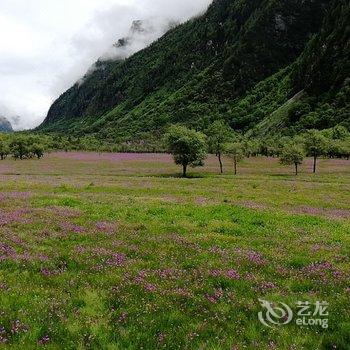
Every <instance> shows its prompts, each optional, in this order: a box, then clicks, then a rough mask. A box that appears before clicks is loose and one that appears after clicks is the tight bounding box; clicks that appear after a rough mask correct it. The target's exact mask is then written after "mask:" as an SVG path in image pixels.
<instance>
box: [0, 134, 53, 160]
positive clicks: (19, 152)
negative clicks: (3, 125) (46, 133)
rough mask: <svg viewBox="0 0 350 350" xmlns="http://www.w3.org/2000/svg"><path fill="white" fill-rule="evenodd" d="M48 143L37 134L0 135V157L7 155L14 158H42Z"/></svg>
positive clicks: (4, 157)
mask: <svg viewBox="0 0 350 350" xmlns="http://www.w3.org/2000/svg"><path fill="white" fill-rule="evenodd" d="M47 147H48V145H47V144H46V143H45V142H44V140H43V138H42V137H39V136H23V135H16V136H13V135H11V136H8V135H0V159H1V160H4V159H6V158H7V157H8V156H9V155H12V156H13V157H14V158H15V159H28V158H34V157H36V158H38V159H40V158H42V157H43V156H44V153H45V151H46V149H47Z"/></svg>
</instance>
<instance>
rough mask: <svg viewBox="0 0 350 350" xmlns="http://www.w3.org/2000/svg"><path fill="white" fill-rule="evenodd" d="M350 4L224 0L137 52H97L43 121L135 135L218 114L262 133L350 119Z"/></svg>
mask: <svg viewBox="0 0 350 350" xmlns="http://www.w3.org/2000/svg"><path fill="white" fill-rule="evenodd" d="M349 7H350V5H349V2H348V0H335V1H331V0H318V1H313V0H254V1H250V0H241V1H233V0H215V1H213V3H212V4H211V5H210V7H209V8H208V10H207V12H206V13H205V14H204V15H201V16H199V17H197V18H194V19H192V20H190V21H188V22H186V23H184V24H182V25H179V26H176V27H175V28H172V29H170V30H169V31H168V32H167V33H166V34H165V35H164V36H163V37H161V38H160V39H159V40H157V41H155V42H154V43H153V44H151V45H150V46H149V47H147V48H146V49H144V50H141V51H139V52H137V53H136V54H134V55H132V56H131V57H129V58H126V59H117V60H107V61H106V60H100V61H99V62H97V63H96V68H97V69H95V70H94V71H93V72H90V73H89V74H88V75H87V76H86V77H85V78H84V79H83V81H82V82H78V83H77V84H75V85H74V86H73V87H72V88H71V89H69V90H68V91H67V92H65V93H64V94H63V95H62V96H60V97H59V98H58V100H57V101H55V102H54V104H53V105H52V107H51V108H50V110H49V113H48V115H47V118H46V119H45V121H44V123H43V124H42V125H41V126H40V127H39V130H41V131H49V132H50V131H54V132H65V133H67V132H69V133H71V134H75V135H83V134H96V135H97V136H100V137H103V138H110V139H113V140H120V141H128V140H138V139H147V138H152V137H153V138H158V135H160V134H161V133H162V132H163V131H164V129H165V127H167V125H169V124H171V123H178V122H180V123H185V124H187V125H189V126H192V127H195V128H197V129H205V128H206V127H207V126H208V124H209V123H211V122H212V121H213V120H216V119H225V120H226V121H227V122H228V123H229V124H230V125H231V126H232V127H233V128H234V129H236V130H239V131H242V132H248V133H250V134H252V135H264V134H266V133H271V132H274V133H275V132H283V133H295V132H298V131H299V130H302V129H304V128H314V127H316V128H325V127H329V126H334V125H336V124H343V125H345V126H348V127H350V118H349V91H350V82H349V50H350V49H349V31H350V30H349V23H350V18H349ZM126 42H127V40H126ZM121 44H125V42H122V43H121Z"/></svg>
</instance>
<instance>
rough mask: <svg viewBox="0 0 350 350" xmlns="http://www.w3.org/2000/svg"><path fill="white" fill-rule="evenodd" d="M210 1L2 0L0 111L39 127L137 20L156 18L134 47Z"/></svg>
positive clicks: (25, 125)
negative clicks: (152, 29) (154, 26)
mask: <svg viewBox="0 0 350 350" xmlns="http://www.w3.org/2000/svg"><path fill="white" fill-rule="evenodd" d="M210 2H211V0H191V1H188V0H176V1H174V0H60V1H57V0H1V3H0V33H2V34H1V36H0V77H1V79H0V115H1V114H4V115H5V116H7V117H9V118H10V119H12V122H14V127H15V128H17V129H22V128H32V127H35V126H36V125H38V124H39V123H40V122H41V121H42V120H43V119H44V117H45V115H46V113H47V110H48V108H49V107H50V105H51V103H52V102H53V101H54V100H55V99H56V98H57V97H58V96H59V95H60V94H61V93H63V92H64V91H65V90H66V89H67V88H69V87H70V86H71V85H73V84H74V82H76V81H77V80H78V79H79V78H81V77H82V76H83V75H84V73H85V72H86V71H87V70H88V68H89V67H90V66H91V65H92V64H93V63H94V62H95V61H96V60H97V58H98V57H100V56H101V55H103V53H105V52H108V51H109V50H110V47H111V44H113V43H114V42H116V41H117V40H118V39H119V38H122V37H124V36H126V35H128V33H129V29H130V25H131V23H132V21H133V20H138V19H153V23H157V24H158V28H157V30H156V31H155V32H154V33H152V35H150V36H148V37H147V38H138V40H136V41H135V42H134V46H133V48H132V51H135V50H138V49H140V48H142V47H143V46H144V45H145V44H148V43H149V42H150V41H152V40H154V39H155V38H156V37H158V36H159V35H161V33H162V29H161V28H160V26H161V25H162V23H163V24H164V19H173V20H176V21H184V20H186V19H188V18H190V17H192V16H194V15H196V14H198V13H200V12H202V11H204V10H205V9H206V7H207V6H208V5H209V3H210ZM16 116H20V117H21V118H20V120H19V121H18V120H17V119H16ZM16 120H17V123H15V122H16Z"/></svg>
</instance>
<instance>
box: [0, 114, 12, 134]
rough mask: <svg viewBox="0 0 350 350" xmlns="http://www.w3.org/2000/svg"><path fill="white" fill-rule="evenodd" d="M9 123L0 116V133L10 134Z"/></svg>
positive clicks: (10, 127) (10, 126)
mask: <svg viewBox="0 0 350 350" xmlns="http://www.w3.org/2000/svg"><path fill="white" fill-rule="evenodd" d="M12 131H13V129H12V125H11V123H10V122H9V121H8V120H7V119H6V118H5V117H2V116H0V132H12Z"/></svg>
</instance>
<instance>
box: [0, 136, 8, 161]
mask: <svg viewBox="0 0 350 350" xmlns="http://www.w3.org/2000/svg"><path fill="white" fill-rule="evenodd" d="M9 153H10V148H9V146H8V143H7V142H6V141H5V140H0V159H1V160H4V159H5V158H6V157H7V156H8V155H9Z"/></svg>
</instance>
